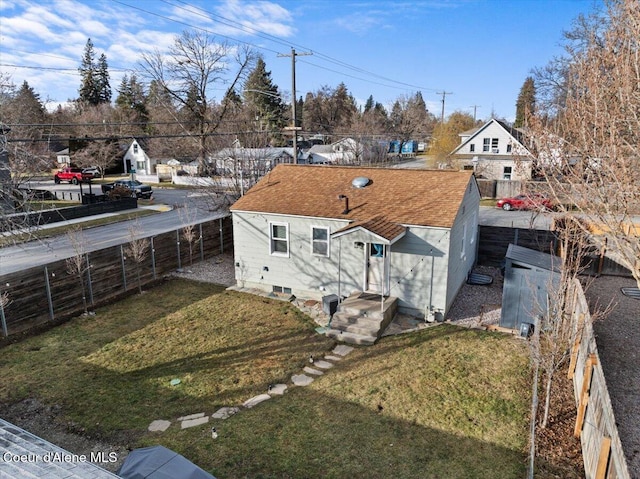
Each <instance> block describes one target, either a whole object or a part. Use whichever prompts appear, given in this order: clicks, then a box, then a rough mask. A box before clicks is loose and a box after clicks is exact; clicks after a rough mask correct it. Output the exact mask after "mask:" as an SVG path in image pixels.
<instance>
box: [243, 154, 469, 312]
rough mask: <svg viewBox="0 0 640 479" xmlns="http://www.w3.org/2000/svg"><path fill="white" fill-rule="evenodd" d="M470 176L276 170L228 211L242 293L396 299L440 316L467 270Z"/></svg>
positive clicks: (332, 169) (368, 170)
mask: <svg viewBox="0 0 640 479" xmlns="http://www.w3.org/2000/svg"><path fill="white" fill-rule="evenodd" d="M479 201H480V195H479V192H478V187H477V184H476V182H475V178H474V176H473V175H472V172H470V171H460V172H458V171H455V172H454V171H440V170H403V169H383V168H354V167H338V166H327V167H324V168H318V167H315V166H310V165H279V166H277V167H276V168H274V169H273V170H272V171H271V172H270V173H269V174H268V175H266V176H265V177H264V178H263V179H262V180H261V181H259V182H258V183H257V184H256V185H255V186H254V187H253V188H251V189H250V190H249V191H248V192H247V193H246V194H245V195H244V196H243V197H242V198H240V199H239V200H238V201H237V202H236V203H235V204H234V205H233V206H232V207H231V211H232V215H233V232H234V255H235V276H236V282H237V285H238V286H239V287H254V288H259V289H261V290H264V291H268V292H276V293H279V292H283V293H292V294H294V295H296V296H298V297H307V298H315V299H320V298H321V297H322V296H325V295H329V294H335V295H338V297H341V298H344V297H346V296H348V295H350V294H351V293H352V292H354V291H369V292H375V293H378V294H379V293H382V294H383V295H385V296H391V297H397V298H399V303H398V306H399V310H400V311H402V312H405V313H409V314H412V315H414V316H419V317H425V316H426V317H427V319H429V320H432V319H434V318H437V319H442V318H444V316H445V315H446V312H447V311H448V309H449V307H450V306H451V304H452V303H453V300H454V298H455V296H456V294H457V293H458V290H459V289H460V287H461V286H462V284H463V283H464V282H465V279H466V277H467V274H468V273H469V271H470V270H471V268H472V267H473V265H474V262H475V259H476V247H477V232H478V228H477V222H478V209H479Z"/></svg>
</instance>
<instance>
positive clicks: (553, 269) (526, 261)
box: [500, 244, 562, 334]
mask: <svg viewBox="0 0 640 479" xmlns="http://www.w3.org/2000/svg"><path fill="white" fill-rule="evenodd" d="M561 266H562V258H560V257H558V256H553V255H550V254H547V253H541V252H539V251H535V250H532V249H529V248H524V247H522V246H517V245H514V244H510V245H509V248H508V249H507V255H506V257H505V272H504V287H503V291H502V316H501V318H500V326H502V327H504V328H510V329H516V330H519V331H521V334H527V333H528V332H529V331H530V329H529V328H530V327H529V326H527V325H533V324H535V323H536V318H537V317H538V316H539V315H541V314H544V313H545V312H546V305H547V292H548V290H549V287H552V288H556V287H558V285H559V283H560V270H561ZM523 325H524V326H523Z"/></svg>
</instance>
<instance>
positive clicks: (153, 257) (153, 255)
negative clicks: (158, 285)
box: [150, 236, 156, 279]
mask: <svg viewBox="0 0 640 479" xmlns="http://www.w3.org/2000/svg"><path fill="white" fill-rule="evenodd" d="M150 240H151V270H152V271H153V279H156V248H155V246H154V245H153V236H151V237H150Z"/></svg>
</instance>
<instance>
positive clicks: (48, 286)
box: [44, 266, 55, 321]
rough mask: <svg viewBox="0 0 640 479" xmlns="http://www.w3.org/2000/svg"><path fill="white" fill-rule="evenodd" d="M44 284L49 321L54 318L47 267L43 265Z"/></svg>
mask: <svg viewBox="0 0 640 479" xmlns="http://www.w3.org/2000/svg"><path fill="white" fill-rule="evenodd" d="M52 274H54V273H52ZM44 285H45V287H46V288H47V301H48V302H49V317H50V318H51V321H53V320H54V319H55V316H54V315H53V300H52V299H51V285H50V284H49V268H47V266H45V267H44Z"/></svg>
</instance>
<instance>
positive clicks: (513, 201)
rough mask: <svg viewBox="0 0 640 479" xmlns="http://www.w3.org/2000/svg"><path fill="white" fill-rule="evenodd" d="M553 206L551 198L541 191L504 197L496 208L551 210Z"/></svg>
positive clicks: (497, 203)
mask: <svg viewBox="0 0 640 479" xmlns="http://www.w3.org/2000/svg"><path fill="white" fill-rule="evenodd" d="M552 207H553V205H552V204H551V200H550V199H549V198H547V197H546V196H544V195H541V194H539V193H533V194H530V195H518V196H514V197H513V198H502V199H501V200H498V201H497V202H496V208H502V209H503V210H505V211H511V210H550V209H552Z"/></svg>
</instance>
